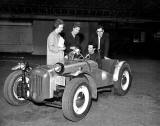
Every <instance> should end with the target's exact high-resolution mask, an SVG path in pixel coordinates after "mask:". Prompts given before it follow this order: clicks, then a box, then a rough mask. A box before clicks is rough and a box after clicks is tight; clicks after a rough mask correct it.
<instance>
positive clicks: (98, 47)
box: [98, 37, 101, 49]
mask: <svg viewBox="0 0 160 126" xmlns="http://www.w3.org/2000/svg"><path fill="white" fill-rule="evenodd" d="M100 39H101V38H100V37H98V49H100V45H101V44H100Z"/></svg>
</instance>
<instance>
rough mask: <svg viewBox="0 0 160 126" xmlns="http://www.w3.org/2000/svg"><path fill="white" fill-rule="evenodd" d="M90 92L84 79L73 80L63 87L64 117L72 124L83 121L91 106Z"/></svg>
mask: <svg viewBox="0 0 160 126" xmlns="http://www.w3.org/2000/svg"><path fill="white" fill-rule="evenodd" d="M91 102H92V100H91V91H90V87H89V84H88V81H87V79H86V78H74V79H73V80H71V82H70V83H68V84H67V85H66V87H65V90H64V94H63V97H62V110H63V114H64V116H65V117H66V118H67V119H68V120H71V121H73V122H76V121H79V120H81V119H83V118H84V117H85V116H86V115H87V113H88V111H89V109H90V106H91Z"/></svg>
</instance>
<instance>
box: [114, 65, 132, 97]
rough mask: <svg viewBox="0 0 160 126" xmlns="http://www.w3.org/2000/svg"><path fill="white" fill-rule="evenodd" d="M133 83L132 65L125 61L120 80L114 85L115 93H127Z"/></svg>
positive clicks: (120, 72) (120, 94)
mask: <svg viewBox="0 0 160 126" xmlns="http://www.w3.org/2000/svg"><path fill="white" fill-rule="evenodd" d="M131 83H132V75H131V70H130V66H129V64H127V63H124V64H123V65H122V67H121V68H120V71H119V76H118V81H116V82H115V84H114V87H113V91H114V94H116V95H119V96H123V95H125V94H126V93H127V92H128V91H129V89H130V87H131Z"/></svg>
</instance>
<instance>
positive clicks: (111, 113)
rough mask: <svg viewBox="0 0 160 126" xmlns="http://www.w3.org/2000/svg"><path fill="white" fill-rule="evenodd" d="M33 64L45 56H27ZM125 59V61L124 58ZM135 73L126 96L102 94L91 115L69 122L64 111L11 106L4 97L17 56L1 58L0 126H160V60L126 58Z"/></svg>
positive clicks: (42, 107) (38, 107)
mask: <svg viewBox="0 0 160 126" xmlns="http://www.w3.org/2000/svg"><path fill="white" fill-rule="evenodd" d="M27 58H28V59H27V60H29V62H31V63H33V64H43V63H45V60H44V59H45V57H41V56H40V57H34V58H33V57H32V56H29V57H27ZM122 59H123V58H122ZM124 59H125V60H127V61H128V63H129V64H130V66H131V68H132V72H133V82H132V87H131V89H130V91H129V92H128V94H127V95H125V96H123V97H119V96H114V95H112V93H110V92H103V93H99V94H98V95H99V98H98V100H97V101H93V103H92V107H91V109H90V111H89V113H88V115H87V116H86V117H85V118H84V119H83V120H81V121H79V122H76V123H75V122H70V121H68V120H66V119H65V118H64V117H63V115H62V111H61V109H57V108H52V107H47V106H37V105H34V104H33V103H30V104H28V105H26V106H21V107H15V106H11V105H9V104H8V103H6V101H5V100H4V98H3V94H2V89H3V83H4V80H5V78H6V77H7V75H8V74H9V73H10V72H11V71H10V68H11V67H12V66H14V65H15V64H16V62H17V59H16V57H13V56H12V57H10V56H6V57H2V58H1V59H0V73H1V77H0V90H1V91H0V96H1V97H0V126H160V83H159V82H160V60H154V59H147V58H124Z"/></svg>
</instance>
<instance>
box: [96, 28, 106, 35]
mask: <svg viewBox="0 0 160 126" xmlns="http://www.w3.org/2000/svg"><path fill="white" fill-rule="evenodd" d="M103 32H104V30H103V29H102V28H99V29H97V35H98V36H99V37H102V36H103Z"/></svg>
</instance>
